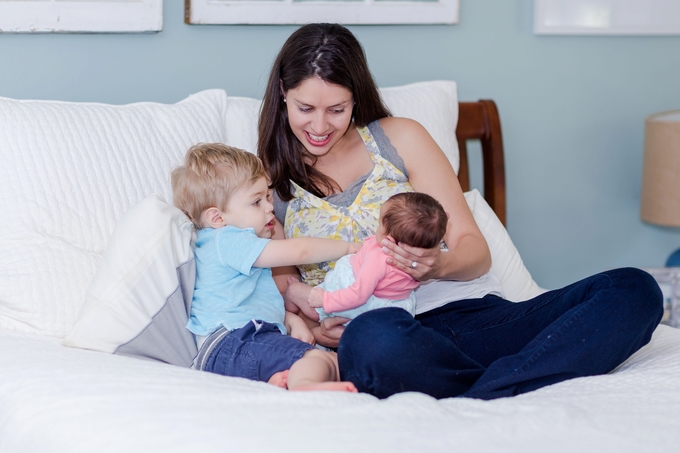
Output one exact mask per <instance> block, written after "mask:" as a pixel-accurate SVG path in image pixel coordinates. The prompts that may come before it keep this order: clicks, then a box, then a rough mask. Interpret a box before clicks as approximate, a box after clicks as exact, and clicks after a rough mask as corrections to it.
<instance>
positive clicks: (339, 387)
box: [290, 381, 359, 393]
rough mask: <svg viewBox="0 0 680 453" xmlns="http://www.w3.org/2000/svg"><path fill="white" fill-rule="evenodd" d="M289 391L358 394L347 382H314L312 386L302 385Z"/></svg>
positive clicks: (352, 385)
mask: <svg viewBox="0 0 680 453" xmlns="http://www.w3.org/2000/svg"><path fill="white" fill-rule="evenodd" d="M290 390H295V391H298V390H300V391H309V390H329V391H334V392H350V393H359V391H358V390H357V388H356V387H355V386H354V384H352V383H351V382H349V381H341V382H333V381H331V382H315V383H313V384H302V385H298V386H297V387H295V388H292V389H290Z"/></svg>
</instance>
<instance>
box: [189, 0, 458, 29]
mask: <svg viewBox="0 0 680 453" xmlns="http://www.w3.org/2000/svg"><path fill="white" fill-rule="evenodd" d="M459 2H460V0H313V1H309V0H185V22H186V23H188V24H306V23H310V22H337V23H341V24H348V25H349V24H455V23H458V20H459V6H460V5H459Z"/></svg>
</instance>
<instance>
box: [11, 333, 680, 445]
mask: <svg viewBox="0 0 680 453" xmlns="http://www.w3.org/2000/svg"><path fill="white" fill-rule="evenodd" d="M0 362H1V363H2V364H3V365H2V367H0V452H3V453H4V452H12V453H15V452H21V453H31V452H39V453H45V452H70V453H77V452H88V453H90V452H99V453H104V452H125V453H133V452H146V453H152V452H163V453H171V452H183V453H187V452H198V451H225V452H226V451H234V452H259V451H276V452H315V453H317V452H319V451H321V452H324V453H326V452H330V453H332V452H343V453H346V452H364V451H365V452H376V451H389V452H402V451H404V452H405V451H413V452H421V451H422V452H453V451H465V452H480V451H482V452H500V451H521V452H523V453H531V452H537V453H538V452H541V453H544V452H576V451H578V452H590V451H592V452H609V451H611V452H617V453H625V452H631V453H632V452H636V453H637V452H677V451H679V450H680V330H678V329H673V328H670V327H667V326H660V327H659V329H657V331H656V333H655V335H654V337H653V340H652V343H651V344H650V345H648V346H646V347H645V348H643V349H642V350H641V351H639V352H638V353H637V354H635V355H634V356H633V357H632V358H631V359H630V360H628V361H627V362H626V363H625V364H623V365H622V366H621V367H619V369H618V370H617V371H616V372H614V373H612V374H609V375H606V376H597V377H591V378H581V379H575V380H571V381H567V382H564V383H561V384H557V385H553V386H550V387H546V388H543V389H541V390H538V391H535V392H532V393H529V394H526V395H521V396H518V397H514V398H504V399H499V400H495V401H488V402H487V401H480V400H472V399H463V398H451V399H446V400H440V401H437V400H434V399H432V398H430V397H427V396H424V395H422V394H417V393H404V394H400V395H396V396H394V397H391V398H389V399H387V400H383V401H380V400H377V399H376V398H374V397H372V396H369V395H365V394H358V395H357V394H340V393H333V392H288V391H285V390H281V389H278V388H275V387H273V386H268V385H266V384H262V383H257V382H251V381H247V380H244V379H238V378H226V377H222V376H218V375H213V374H209V373H205V372H199V371H193V370H190V369H185V368H179V367H174V366H170V365H163V364H159V363H154V362H147V361H143V360H139V359H132V358H127V357H121V356H112V355H108V354H105V353H100V352H92V351H85V350H79V349H70V348H65V347H62V346H60V345H58V344H56V343H54V342H52V341H51V340H48V339H46V338H43V337H35V336H29V335H27V334H18V333H8V332H5V333H0Z"/></svg>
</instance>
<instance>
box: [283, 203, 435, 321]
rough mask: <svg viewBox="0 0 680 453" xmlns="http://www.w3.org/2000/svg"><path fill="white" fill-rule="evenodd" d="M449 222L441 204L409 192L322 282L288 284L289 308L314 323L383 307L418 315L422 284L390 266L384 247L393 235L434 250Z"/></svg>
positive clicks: (382, 212) (383, 213)
mask: <svg viewBox="0 0 680 453" xmlns="http://www.w3.org/2000/svg"><path fill="white" fill-rule="evenodd" d="M447 221H448V217H447V215H446V212H444V209H443V208H442V206H441V204H439V202H438V201H437V200H435V199H434V198H432V197H431V196H429V195H427V194H424V193H416V192H405V193H399V194H397V195H394V196H392V197H390V198H389V199H388V200H387V201H385V203H383V205H382V208H381V209H380V219H379V224H378V229H377V231H376V232H375V236H371V237H369V238H367V239H366V241H364V245H363V247H362V248H361V250H359V252H358V253H356V254H355V255H346V256H343V257H342V258H340V259H339V260H338V261H337V262H336V263H335V267H334V268H333V270H331V271H330V272H328V273H327V274H326V277H325V279H324V281H323V283H321V284H320V285H318V286H316V287H314V288H312V287H311V286H308V285H306V284H304V283H301V282H299V281H297V280H294V279H289V281H288V283H289V287H288V289H287V291H286V301H287V302H288V309H292V310H293V311H296V308H297V309H299V310H300V311H302V312H303V313H304V314H305V315H306V316H307V317H309V318H310V319H314V320H323V319H324V318H327V317H329V316H341V317H343V318H348V319H350V320H351V319H353V318H355V317H357V316H358V315H360V314H361V313H364V312H366V311H368V310H375V309H376V308H382V307H401V308H403V309H404V310H406V311H408V312H409V313H411V314H414V313H415V295H414V289H415V288H417V287H418V285H419V282H418V281H416V280H414V279H413V277H411V276H410V275H409V274H407V273H406V272H404V271H402V270H401V269H398V268H396V267H394V266H391V265H389V264H387V262H386V260H387V255H386V254H385V253H383V251H382V246H381V245H380V244H381V242H382V240H383V239H385V237H387V236H391V237H392V238H393V239H394V240H395V241H396V242H397V243H404V244H408V245H410V246H413V247H419V248H432V247H435V246H436V245H437V244H439V243H440V242H441V240H442V238H443V237H444V233H445V232H446V224H447ZM291 305H292V307H291Z"/></svg>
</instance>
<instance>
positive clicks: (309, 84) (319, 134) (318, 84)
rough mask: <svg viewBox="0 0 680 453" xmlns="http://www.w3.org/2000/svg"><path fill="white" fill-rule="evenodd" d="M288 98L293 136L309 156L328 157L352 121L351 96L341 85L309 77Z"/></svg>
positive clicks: (352, 100) (352, 102) (289, 121)
mask: <svg viewBox="0 0 680 453" xmlns="http://www.w3.org/2000/svg"><path fill="white" fill-rule="evenodd" d="M285 96H286V106H287V109H288V123H289V124H290V128H291V130H292V131H293V134H295V136H296V137H297V139H298V140H300V142H301V143H302V144H303V145H304V147H305V149H306V150H307V151H308V152H309V153H310V154H312V155H314V156H317V157H321V156H324V155H326V154H327V153H328V152H329V151H330V150H331V149H332V148H333V146H335V145H336V144H337V143H338V141H340V140H341V139H342V137H343V136H344V135H345V132H347V129H348V128H349V124H350V122H351V121H352V109H353V108H354V99H353V97H352V93H351V92H350V91H349V90H348V89H347V88H345V87H342V86H340V85H333V84H330V83H327V82H324V81H323V80H321V79H320V78H318V77H310V78H308V79H305V80H304V81H303V82H302V83H301V84H300V85H298V86H297V87H296V88H291V89H290V90H288V92H287V93H285Z"/></svg>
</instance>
